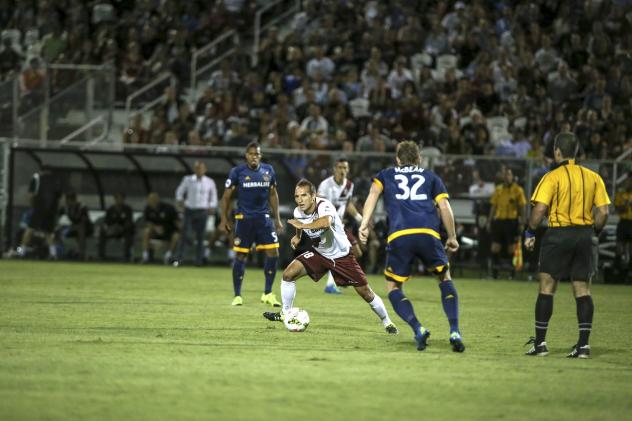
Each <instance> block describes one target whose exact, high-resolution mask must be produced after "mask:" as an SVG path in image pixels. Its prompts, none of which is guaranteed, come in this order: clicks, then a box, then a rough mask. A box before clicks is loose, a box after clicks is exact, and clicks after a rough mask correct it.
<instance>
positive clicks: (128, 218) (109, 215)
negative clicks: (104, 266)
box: [99, 193, 135, 262]
mask: <svg viewBox="0 0 632 421" xmlns="http://www.w3.org/2000/svg"><path fill="white" fill-rule="evenodd" d="M134 231H135V228H134V212H133V211H132V208H131V207H130V206H129V205H128V204H126V203H125V195H124V194H123V193H117V194H115V195H114V204H113V205H112V206H110V207H109V208H108V209H107V210H106V211H105V219H104V220H103V224H102V225H101V228H100V230H99V259H101V260H105V258H106V257H105V249H106V245H107V240H109V239H111V238H118V239H123V261H125V262H129V261H131V258H132V243H133V241H134Z"/></svg>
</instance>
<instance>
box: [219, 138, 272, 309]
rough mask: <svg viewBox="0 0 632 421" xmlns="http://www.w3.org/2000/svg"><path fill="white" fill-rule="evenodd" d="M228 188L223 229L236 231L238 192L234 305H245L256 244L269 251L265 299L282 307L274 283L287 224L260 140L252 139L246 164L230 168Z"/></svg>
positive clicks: (265, 262)
mask: <svg viewBox="0 0 632 421" xmlns="http://www.w3.org/2000/svg"><path fill="white" fill-rule="evenodd" d="M225 187H226V190H224V195H223V197H222V203H221V206H220V209H221V220H220V225H219V227H220V230H222V231H223V232H231V231H233V223H232V221H231V218H230V217H229V209H230V204H231V201H232V198H233V196H234V195H235V194H237V212H236V213H235V215H234V217H235V227H234V232H233V234H234V237H233V250H234V251H235V252H236V256H235V261H234V263H233V288H234V291H235V297H234V298H233V302H232V305H234V306H240V305H242V304H243V299H242V297H241V284H242V282H243V279H244V272H245V269H246V259H247V258H248V253H249V252H250V248H251V246H252V245H253V244H256V248H255V249H256V250H257V251H264V252H265V253H266V258H265V260H264V264H263V268H264V269H263V270H264V274H265V289H264V292H263V295H261V302H262V303H266V304H270V305H272V306H274V307H280V306H281V303H280V302H279V301H278V300H277V298H276V295H275V294H274V293H272V284H273V283H274V277H275V276H276V265H277V260H278V259H279V239H278V237H277V231H281V230H282V229H283V224H282V223H281V217H280V215H279V195H278V194H277V189H276V175H275V173H274V168H272V166H271V165H269V164H265V163H262V162H261V146H260V145H259V143H258V142H250V143H249V144H248V146H246V163H244V164H241V165H238V166H236V167H233V168H232V169H231V170H230V173H229V174H228V179H227V180H226V184H225Z"/></svg>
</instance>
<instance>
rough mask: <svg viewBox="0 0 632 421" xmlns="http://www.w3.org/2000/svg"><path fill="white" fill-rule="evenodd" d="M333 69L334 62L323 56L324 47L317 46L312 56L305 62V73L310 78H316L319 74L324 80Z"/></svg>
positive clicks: (329, 77)
mask: <svg viewBox="0 0 632 421" xmlns="http://www.w3.org/2000/svg"><path fill="white" fill-rule="evenodd" d="M335 69H336V65H335V64H334V62H333V61H332V60H331V59H330V58H329V57H327V56H325V47H322V46H318V47H316V48H315V50H314V57H313V58H312V59H311V60H310V61H308V62H307V68H306V70H305V73H307V76H308V77H310V78H311V79H316V77H317V75H318V74H320V76H322V77H323V78H324V79H325V80H329V79H331V77H332V76H333V74H334V70H335Z"/></svg>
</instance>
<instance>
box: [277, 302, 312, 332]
mask: <svg viewBox="0 0 632 421" xmlns="http://www.w3.org/2000/svg"><path fill="white" fill-rule="evenodd" d="M283 323H284V324H285V327H286V328H287V330H289V331H290V332H304V331H305V329H307V326H309V314H307V311H305V310H303V309H302V308H297V307H294V308H291V309H290V310H289V311H288V312H287V313H285V318H284V319H283Z"/></svg>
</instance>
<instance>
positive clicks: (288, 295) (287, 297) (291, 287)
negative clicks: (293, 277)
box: [281, 281, 296, 313]
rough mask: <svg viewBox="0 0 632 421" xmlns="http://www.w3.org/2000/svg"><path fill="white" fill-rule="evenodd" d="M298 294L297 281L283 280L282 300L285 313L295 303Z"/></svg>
mask: <svg viewBox="0 0 632 421" xmlns="http://www.w3.org/2000/svg"><path fill="white" fill-rule="evenodd" d="M295 296H296V282H288V281H281V301H282V302H283V313H287V312H288V311H289V310H290V309H291V308H292V304H294V297H295Z"/></svg>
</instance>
